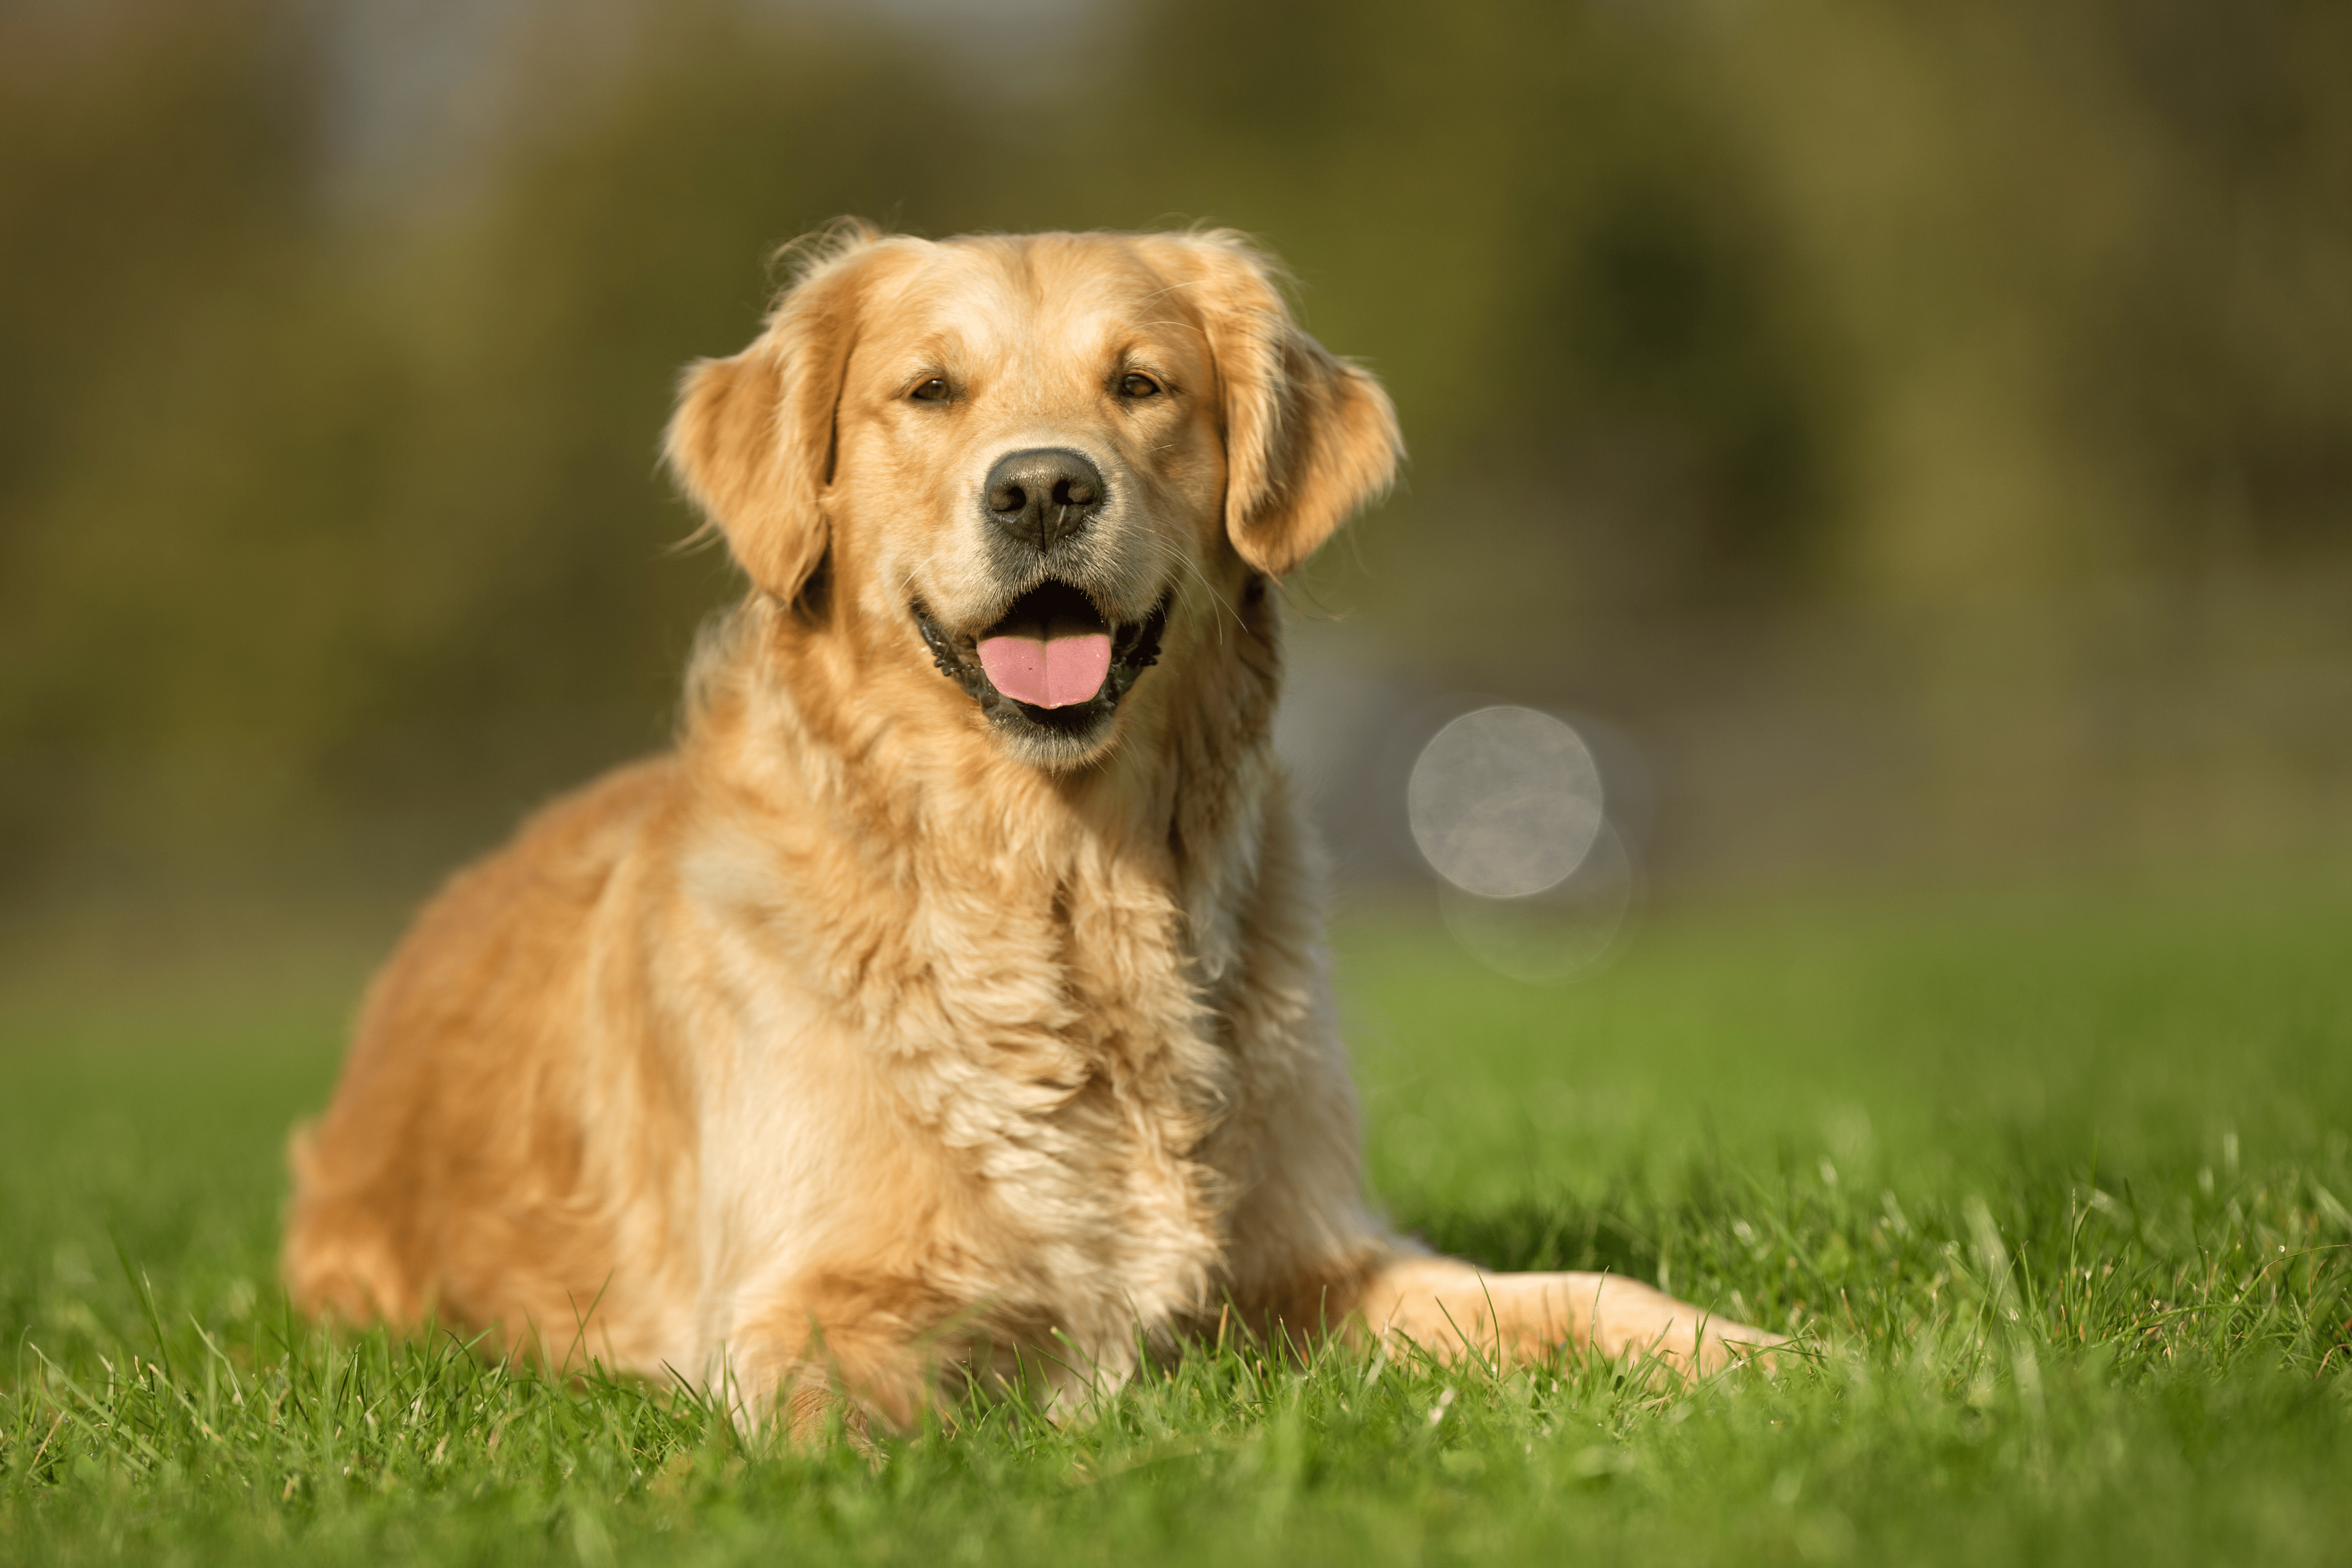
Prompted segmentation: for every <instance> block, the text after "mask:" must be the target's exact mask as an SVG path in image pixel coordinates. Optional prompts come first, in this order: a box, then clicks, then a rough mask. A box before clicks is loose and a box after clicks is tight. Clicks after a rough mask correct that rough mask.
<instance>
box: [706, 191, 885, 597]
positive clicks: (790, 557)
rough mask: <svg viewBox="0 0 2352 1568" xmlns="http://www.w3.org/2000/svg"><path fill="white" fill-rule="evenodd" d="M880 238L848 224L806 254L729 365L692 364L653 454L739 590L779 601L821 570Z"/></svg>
mask: <svg viewBox="0 0 2352 1568" xmlns="http://www.w3.org/2000/svg"><path fill="white" fill-rule="evenodd" d="M881 238H882V236H881V234H880V233H879V231H877V230H876V229H875V228H873V227H872V226H869V225H866V224H864V223H857V222H851V223H846V224H843V225H840V226H836V227H835V228H834V229H831V230H829V231H827V232H826V233H825V234H824V236H823V237H821V238H819V239H817V240H815V241H814V242H813V243H810V244H808V245H807V246H806V247H805V249H804V252H803V254H804V255H805V257H806V259H805V260H804V261H803V263H802V265H801V267H800V269H799V272H798V275H797V277H796V278H795V279H794V280H793V284H792V286H791V287H790V288H788V289H786V290H785V291H784V294H783V296H782V298H781V299H780V300H777V302H776V306H775V309H774V310H772V311H771V312H770V313H769V316H768V325H767V330H766V331H763V332H761V334H760V337H759V339H758V341H756V342H753V343H752V344H751V347H750V348H747V349H745V350H744V351H743V352H742V353H739V354H736V355H734V356H732V357H731V358H728V359H707V360H699V361H697V362H696V363H694V364H692V365H690V366H688V368H687V372H686V376H685V380H684V382H683V384H682V385H681V386H680V387H679V390H678V400H677V413H676V414H674V415H673V416H671V417H670V422H669V429H668V431H667V433H666V434H665V435H664V437H663V438H662V449H663V454H664V456H665V457H666V458H667V460H668V463H669V468H670V472H671V473H672V474H674V475H676V476H677V481H678V484H679V486H680V487H681V488H682V489H685V491H686V493H687V495H688V497H690V498H691V499H692V500H693V501H694V504H695V505H696V506H697V507H698V508H700V509H701V511H702V514H703V518H704V525H705V526H706V527H708V528H716V529H717V530H718V531H719V532H720V533H722V534H724V535H725V536H726V539H727V547H728V549H729V550H730V551H731V552H733V553H734V556H735V559H736V561H737V562H738V563H740V565H741V566H742V568H743V570H744V572H745V573H747V574H749V575H750V576H751V581H752V582H753V583H754V584H757V585H758V586H759V587H760V588H761V590H762V591H764V592H766V593H769V594H772V595H775V596H776V597H777V598H779V599H783V600H791V599H792V598H793V597H794V596H796V595H798V594H799V593H800V591H801V589H802V587H803V586H804V585H805V584H807V582H808V580H809V578H810V576H811V575H812V574H814V572H815V571H816V569H817V564H818V563H820V562H821V561H823V560H824V552H825V547H826V545H827V544H828V543H829V542H831V530H830V527H829V524H828V521H827V519H826V517H825V514H824V492H825V489H826V488H827V487H828V486H829V485H830V484H831V483H832V482H833V460H834V419H835V410H836V409H837V408H838V406H839V405H840V402H841V381H842V373H843V371H844V369H845V366H846V365H847V363H848V360H849V345H850V342H852V340H853V339H854V338H855V337H856V330H857V321H856V318H857V300H858V295H859V293H860V291H861V289H862V286H863V282H864V277H863V274H864V273H865V271H866V267H865V266H864V265H863V264H862V260H861V258H865V257H866V255H867V254H868V253H869V252H871V251H872V250H873V249H874V248H875V247H877V244H879V243H880V241H881Z"/></svg>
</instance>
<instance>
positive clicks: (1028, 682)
mask: <svg viewBox="0 0 2352 1568" xmlns="http://www.w3.org/2000/svg"><path fill="white" fill-rule="evenodd" d="M980 667H981V668H982V669H985V670H986V671H988V679H991V680H992V681H994V682H996V689H998V690H999V691H1002V692H1003V693H1004V695H1006V696H1007V697H1010V698H1012V699H1013V700H1014V701H1015V702H1026V703H1028V704H1029V705H1030V706H1031V707H1032V708H1067V707H1069V706H1071V705H1072V704H1074V703H1078V702H1084V701H1087V700H1089V699H1091V698H1092V697H1093V696H1094V694H1095V693H1096V692H1097V691H1100V690H1101V689H1102V683H1103V677H1104V676H1106V675H1108V674H1109V673H1110V636H1109V634H1108V633H1107V632H1088V633H1087V634H1085V635H1084V636H1082V637H1052V638H1046V637H982V638H981V640H980Z"/></svg>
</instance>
